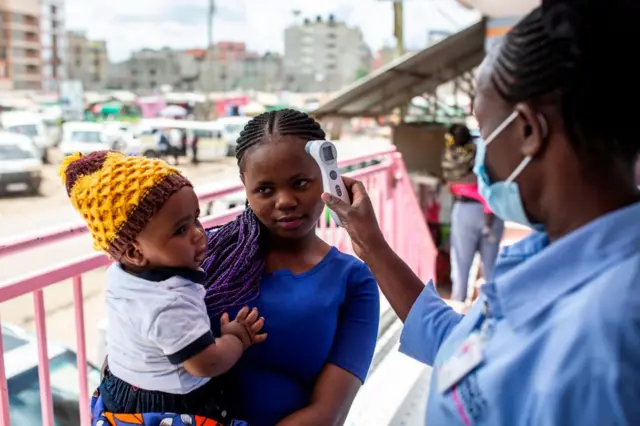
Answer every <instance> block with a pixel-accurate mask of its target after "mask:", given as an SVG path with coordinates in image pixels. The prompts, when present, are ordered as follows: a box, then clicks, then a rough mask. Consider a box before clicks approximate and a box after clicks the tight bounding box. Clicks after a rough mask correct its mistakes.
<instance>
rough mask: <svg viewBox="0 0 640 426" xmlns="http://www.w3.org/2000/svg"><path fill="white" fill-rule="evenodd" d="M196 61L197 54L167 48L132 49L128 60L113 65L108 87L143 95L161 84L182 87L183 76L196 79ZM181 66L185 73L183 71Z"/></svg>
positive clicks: (157, 89)
mask: <svg viewBox="0 0 640 426" xmlns="http://www.w3.org/2000/svg"><path fill="white" fill-rule="evenodd" d="M197 61H198V59H197V56H192V55H189V54H183V53H182V52H177V51H174V50H172V49H169V48H168V47H165V48H163V49H159V50H153V49H142V50H140V51H137V52H134V53H133V54H132V55H131V58H130V59H128V60H126V61H124V62H121V63H119V64H115V65H113V67H112V72H111V75H110V78H109V82H108V87H109V88H110V89H121V90H133V91H136V92H138V93H143V94H147V93H153V92H157V91H160V89H161V88H162V86H171V87H181V86H182V80H183V79H186V80H188V81H191V82H192V83H193V80H194V79H196V78H197V76H198V66H197ZM183 68H184V69H186V70H187V75H183V74H182V69H183Z"/></svg>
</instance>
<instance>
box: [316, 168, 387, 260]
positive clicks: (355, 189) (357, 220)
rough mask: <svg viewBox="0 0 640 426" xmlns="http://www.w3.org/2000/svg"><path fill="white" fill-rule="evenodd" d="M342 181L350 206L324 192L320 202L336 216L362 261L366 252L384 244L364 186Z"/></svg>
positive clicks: (353, 180)
mask: <svg viewBox="0 0 640 426" xmlns="http://www.w3.org/2000/svg"><path fill="white" fill-rule="evenodd" d="M342 180H343V181H344V185H345V187H346V188H347V192H348V193H349V199H350V200H351V205H349V204H347V203H345V202H344V201H342V200H340V199H339V198H337V197H334V196H333V195H331V194H328V193H326V192H325V193H324V194H322V200H323V201H324V203H325V204H326V205H327V207H329V208H330V209H331V210H333V211H334V212H335V213H336V214H337V215H338V217H339V218H340V220H341V221H342V224H343V225H344V228H345V229H346V230H347V232H348V233H349V236H350V237H351V241H352V244H353V251H354V252H355V253H356V255H357V256H358V257H360V258H361V259H364V258H365V257H366V254H367V252H369V251H371V250H374V249H376V248H379V247H380V246H381V245H384V244H386V242H385V240H384V236H383V235H382V231H381V230H380V226H379V225H378V220H377V219H376V213H375V211H374V210H373V205H372V204H371V199H370V198H369V194H367V190H366V189H365V188H364V185H363V184H362V183H361V182H359V181H357V180H355V179H351V178H348V177H343V178H342Z"/></svg>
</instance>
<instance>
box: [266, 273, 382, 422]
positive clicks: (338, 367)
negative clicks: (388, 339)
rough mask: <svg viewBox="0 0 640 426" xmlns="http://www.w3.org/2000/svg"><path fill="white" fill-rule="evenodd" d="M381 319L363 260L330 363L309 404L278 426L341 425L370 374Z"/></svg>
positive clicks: (352, 282) (376, 294)
mask: <svg viewBox="0 0 640 426" xmlns="http://www.w3.org/2000/svg"><path fill="white" fill-rule="evenodd" d="M379 322H380V292H379V290H378V286H377V284H376V282H375V279H374V278H373V276H372V275H371V271H369V268H367V267H366V266H365V265H364V264H362V263H360V264H359V266H358V268H357V269H354V271H353V272H352V273H351V274H350V276H349V282H348V283H347V293H346V297H345V302H344V304H343V305H342V307H341V308H340V313H339V319H338V328H337V329H336V334H335V337H334V339H333V346H332V347H331V352H330V353H329V357H328V359H327V364H326V365H325V367H324V369H323V370H322V372H321V373H320V376H319V377H318V379H317V380H316V383H315V386H314V388H313V393H312V396H311V401H310V403H309V405H308V406H307V407H305V408H303V409H302V410H300V411H297V412H295V413H293V414H291V415H290V416H289V417H287V418H285V419H284V420H282V421H281V422H280V423H278V426H316V425H317V426H334V425H336V426H337V425H342V424H343V423H344V421H345V419H346V418H347V414H349V409H350V408H351V404H352V403H353V400H354V398H355V397H356V394H357V393H358V390H359V389H360V386H361V385H362V383H363V382H364V380H365V378H366V377H367V373H368V372H369V367H370V366H371V360H372V359H373V353H374V351H375V347H376V342H377V340H378V325H379Z"/></svg>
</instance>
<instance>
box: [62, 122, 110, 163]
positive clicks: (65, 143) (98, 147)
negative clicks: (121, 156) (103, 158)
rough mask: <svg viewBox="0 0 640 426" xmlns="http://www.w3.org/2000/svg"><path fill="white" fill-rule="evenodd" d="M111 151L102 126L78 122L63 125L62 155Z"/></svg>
mask: <svg viewBox="0 0 640 426" xmlns="http://www.w3.org/2000/svg"><path fill="white" fill-rule="evenodd" d="M110 149H111V146H110V145H109V143H108V140H107V136H106V134H105V132H104V128H103V126H102V124H100V123H89V122H83V121H77V122H67V123H64V124H63V125H62V142H61V143H60V151H61V152H62V155H64V156H67V155H71V154H73V153H74V152H81V153H82V154H90V153H92V152H96V151H108V150H110Z"/></svg>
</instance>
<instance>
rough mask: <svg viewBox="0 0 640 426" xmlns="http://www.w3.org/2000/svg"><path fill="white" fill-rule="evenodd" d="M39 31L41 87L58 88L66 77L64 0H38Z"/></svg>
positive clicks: (48, 89)
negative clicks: (39, 9) (39, 8)
mask: <svg viewBox="0 0 640 426" xmlns="http://www.w3.org/2000/svg"><path fill="white" fill-rule="evenodd" d="M40 1H41V11H40V31H41V39H42V52H41V53H42V89H43V90H45V91H49V92H55V91H57V90H58V84H59V82H60V81H63V80H65V79H66V77H67V70H66V65H67V53H68V52H67V41H66V31H65V19H64V17H65V9H64V6H65V4H64V0H40Z"/></svg>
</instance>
